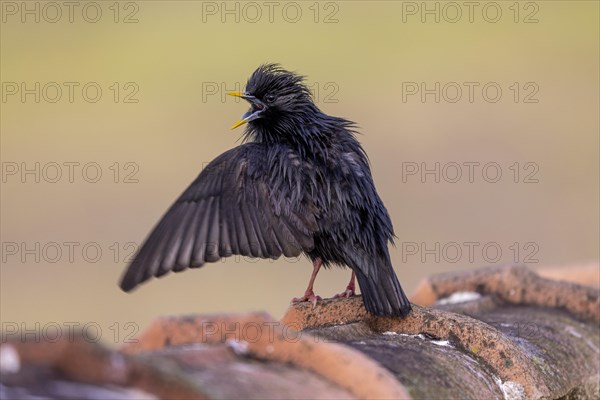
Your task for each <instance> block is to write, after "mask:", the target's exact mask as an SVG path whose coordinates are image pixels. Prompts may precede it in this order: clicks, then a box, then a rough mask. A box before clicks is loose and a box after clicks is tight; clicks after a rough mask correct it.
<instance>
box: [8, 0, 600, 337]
mask: <svg viewBox="0 0 600 400" xmlns="http://www.w3.org/2000/svg"><path fill="white" fill-rule="evenodd" d="M36 3H37V2H27V5H28V7H30V8H31V9H34V10H35V7H36V6H35V4H36ZM23 4H25V3H23ZM37 4H38V5H37V7H40V9H39V10H40V11H39V12H40V22H39V23H38V22H35V15H34V16H32V15H27V14H25V15H24V16H23V15H22V13H23V10H21V9H20V8H21V7H22V5H21V3H20V2H3V3H2V9H3V15H2V18H3V21H2V27H1V42H0V44H1V80H2V82H3V87H2V89H3V92H2V95H3V99H2V103H1V107H2V109H1V120H2V122H1V133H2V143H1V144H2V150H1V156H2V163H3V164H2V166H3V174H4V175H3V181H2V195H1V201H2V204H1V207H2V208H1V211H2V215H1V216H2V223H1V234H2V246H3V248H2V252H3V254H2V268H1V295H0V296H1V306H0V311H1V319H2V321H3V323H4V322H16V323H18V324H21V323H24V324H26V326H27V327H29V328H32V327H34V326H35V325H34V324H35V323H36V322H39V323H40V324H42V326H43V324H46V323H49V322H56V323H59V324H61V323H64V322H73V321H78V322H81V323H87V322H95V323H97V324H99V326H100V327H101V328H102V329H104V330H105V333H104V335H105V336H106V337H107V339H110V340H112V336H109V335H112V331H109V329H114V325H113V324H114V323H119V324H124V323H126V322H134V323H136V324H139V326H140V327H143V326H144V325H145V324H147V323H148V322H149V321H150V320H151V319H152V318H154V317H156V316H159V315H165V314H180V313H214V312H243V311H247V310H266V311H268V312H270V313H272V314H273V315H275V316H280V315H282V313H283V312H284V311H285V309H286V307H287V305H288V303H289V300H290V298H292V297H294V296H297V295H300V294H301V293H303V291H304V289H305V286H306V283H307V281H308V277H309V274H310V271H311V266H310V263H309V262H308V261H307V260H305V259H299V260H284V259H281V260H278V261H267V260H245V259H240V258H230V259H227V260H224V261H223V262H219V263H216V264H209V265H207V266H205V267H204V268H202V269H200V270H193V271H186V272H185V273H183V274H176V275H175V274H171V275H169V276H167V277H164V278H163V279H160V280H152V281H151V282H150V283H148V284H145V285H143V286H142V287H140V288H139V289H138V290H136V291H135V292H133V293H132V294H125V293H123V292H121V291H120V289H119V288H118V287H117V282H118V279H119V277H120V275H121V273H122V271H123V269H124V268H125V266H126V264H127V263H126V259H127V256H128V255H129V254H130V253H131V252H132V247H131V243H135V244H139V243H140V242H141V241H142V240H143V239H144V237H145V235H146V234H147V233H148V232H149V230H150V229H151V228H152V226H153V225H154V224H155V223H156V222H157V221H158V219H159V218H160V216H161V215H162V213H163V212H164V211H165V210H166V209H167V207H168V206H169V205H170V204H171V202H172V201H173V200H174V199H175V198H176V197H177V196H178V195H179V194H180V192H181V191H183V190H184V189H185V188H186V187H187V185H188V184H189V183H190V182H191V181H192V180H193V179H194V178H195V177H196V175H197V174H198V173H199V171H200V170H201V169H202V167H203V166H204V165H205V164H206V163H208V162H210V161H211V160H212V159H213V158H215V157H216V156H217V155H219V154H220V153H222V152H223V151H225V150H227V149H229V148H231V147H233V146H236V145H238V144H239V143H240V136H241V133H242V131H241V129H240V130H235V131H231V130H230V129H229V127H230V126H231V124H232V123H233V122H235V121H236V120H237V119H238V118H239V116H241V115H242V114H243V113H244V112H245V111H246V108H247V106H246V105H245V104H244V103H243V102H239V101H236V99H233V98H225V96H224V95H223V93H224V91H225V90H235V89H239V88H243V85H244V83H245V82H246V79H247V77H248V76H249V74H250V73H251V72H252V71H253V70H254V69H255V68H256V67H257V66H258V65H259V64H261V63H265V62H278V63H281V64H282V65H283V66H284V67H286V68H288V69H291V70H295V71H298V72H300V73H302V74H303V75H306V76H307V79H308V81H307V82H308V84H309V85H311V87H312V88H313V89H316V90H315V99H316V101H317V103H318V105H319V107H320V108H321V109H322V110H323V111H325V112H326V113H329V114H333V115H338V116H343V117H347V118H349V119H352V120H354V121H356V122H357V123H358V125H359V126H360V130H361V132H362V133H364V135H361V136H360V140H361V142H362V143H363V145H364V147H365V149H366V150H367V152H368V154H369V156H370V159H371V163H372V169H373V174H374V177H375V181H376V184H377V187H378V190H379V193H380V195H381V197H382V198H383V200H384V202H385V204H386V205H387V207H388V209H389V212H390V214H391V217H392V220H393V222H394V226H395V229H396V234H397V236H398V239H397V247H396V248H395V249H394V248H392V249H391V254H392V257H393V262H394V265H395V268H396V271H397V273H398V276H399V278H400V280H401V282H402V284H403V286H404V287H405V289H406V290H407V291H408V292H410V291H412V290H413V289H414V288H415V286H416V284H417V283H418V282H419V280H421V279H422V278H423V277H425V276H427V275H430V274H433V273H437V272H443V271H451V270H458V269H468V268H477V267H480V266H484V265H489V264H505V263H511V262H515V261H516V262H526V263H528V264H529V265H531V266H533V267H537V266H543V265H564V264H569V263H579V262H588V261H596V260H597V259H598V251H599V250H598V243H599V226H598V225H599V211H598V207H599V206H598V202H599V198H598V193H599V169H598V167H599V159H598V154H599V143H598V137H599V125H598V123H599V122H598V121H599V120H598V118H599V111H598V110H599V98H598V96H599V94H598V93H599V82H598V76H599V62H598V60H599V47H600V46H599V39H598V38H599V30H598V11H599V9H598V3H597V2H593V1H570V2H567V1H538V2H529V3H527V2H525V3H524V2H519V3H516V2H498V3H494V4H496V5H497V6H498V7H499V8H500V11H501V12H502V14H501V16H500V18H499V20H498V21H497V22H491V20H494V19H496V14H495V11H496V10H497V8H498V7H496V6H493V5H492V6H488V3H486V2H481V3H477V5H476V8H474V10H473V11H474V12H473V15H472V22H471V21H469V9H468V8H466V7H464V6H461V4H462V3H453V4H458V5H459V7H460V9H461V12H462V17H460V18H457V15H456V6H450V8H448V6H447V3H443V2H439V3H436V2H428V3H421V2H390V1H381V2H366V1H364V2H363V1H339V2H320V3H315V2H299V3H294V4H295V5H291V6H290V5H287V3H277V2H276V6H275V7H274V8H273V9H272V15H271V16H269V8H268V7H267V6H265V5H264V3H262V2H258V3H252V5H251V6H248V4H247V3H236V2H228V3H226V5H225V3H222V2H200V1H170V2H167V1H137V2H131V3H126V2H122V3H114V2H97V3H95V4H96V5H97V6H99V8H100V9H101V11H102V15H101V17H100V18H99V20H98V22H95V23H92V22H88V21H86V19H85V18H84V15H85V17H86V18H87V19H89V20H93V19H96V18H97V17H96V11H97V9H98V7H97V6H95V5H92V6H88V5H87V4H88V3H77V7H76V8H75V9H74V12H73V22H70V21H69V10H68V9H67V8H65V7H63V8H62V18H60V19H59V20H57V21H56V22H49V21H48V20H52V19H54V18H55V17H56V11H55V10H53V9H51V8H46V9H44V6H45V3H37ZM425 4H426V6H427V7H428V8H429V9H432V10H435V9H436V7H438V10H439V22H436V20H435V19H436V16H435V14H423V12H424V11H425V10H423V7H424V6H425ZM436 4H437V5H436ZM14 7H17V10H16V11H15V8H14ZM225 7H226V9H225ZM485 7H488V8H485ZM490 7H492V8H490ZM84 8H85V12H86V14H83V9H84ZM484 8H485V10H486V11H485V13H484V11H483V10H484ZM227 10H230V11H231V10H233V11H231V12H230V13H226V12H225V11H227ZM257 10H259V11H260V12H261V15H258V14H257ZM298 10H300V12H301V14H298ZM117 11H118V13H117ZM44 13H45V14H44ZM22 18H25V22H22ZM236 19H237V21H236ZM423 19H424V21H423ZM115 20H116V21H117V22H115ZM125 20H127V21H128V22H129V23H125ZM136 20H137V22H136ZM294 21H295V22H294ZM453 21H454V22H453ZM36 82H40V89H39V95H40V101H39V102H36V101H35V94H28V95H26V96H25V99H24V101H23V99H22V98H21V92H20V90H21V87H20V85H21V83H25V84H26V85H27V86H26V87H27V88H29V89H34V90H35V83H36ZM49 82H56V83H57V85H59V86H61V88H62V96H61V97H60V98H58V100H57V101H56V102H51V101H53V100H56V97H57V92H56V91H55V89H56V88H55V86H53V85H50V86H46V89H44V85H47V84H48V83H49ZM65 82H67V84H65ZM68 82H74V83H73V84H69V83H68ZM90 82H92V83H95V84H91V85H88V87H87V89H86V90H87V92H86V93H82V88H83V86H84V85H85V84H87V83H90ZM115 82H116V84H115ZM436 82H439V83H440V89H439V91H438V94H439V97H440V98H439V102H436V101H435V100H436V99H435V94H428V95H426V96H425V98H424V101H423V99H422V98H421V92H418V93H416V94H411V93H412V92H411V90H412V91H414V89H415V88H418V90H419V91H420V90H421V83H424V84H425V85H426V86H425V89H428V90H431V89H435V84H436ZM452 82H454V83H452ZM465 82H472V84H467V85H473V88H474V90H473V98H472V101H470V99H469V88H468V86H467V85H465ZM448 83H450V84H449V85H448ZM486 84H488V86H487V88H488V89H486V90H487V92H485V93H483V92H482V88H483V86H484V85H486ZM15 85H16V86H15ZM68 85H72V87H73V88H74V89H73V99H72V100H73V101H72V102H71V101H70V99H69V89H68V87H69V86H68ZM77 85H78V86H77ZM236 85H242V86H241V87H238V86H236ZM444 85H446V86H445V89H443V88H444ZM515 85H516V86H515ZM457 86H458V87H460V88H461V89H462V96H461V97H460V98H458V100H457V101H455V102H453V100H455V99H456V98H457V92H456V87H457ZM96 87H100V88H101V90H102V95H101V97H99V98H98V101H96V102H92V101H91V100H92V99H93V98H94V97H95V96H96V95H95V91H94V90H95V88H96ZM497 87H500V88H501V90H502V93H501V95H500V96H499V97H498V96H497V94H496V93H495V88H497ZM15 88H17V89H18V90H19V91H18V92H17V93H15V94H13V92H14V91H15ZM517 90H518V93H517ZM84 95H85V96H87V97H84ZM496 98H497V100H498V101H496V102H493V100H495V99H496ZM472 162H473V163H475V162H478V163H480V164H479V166H474V175H473V182H469V179H468V172H469V169H468V166H466V165H468V164H464V163H472ZM36 163H39V165H40V167H39V169H40V172H39V175H40V176H39V178H40V179H39V180H40V181H39V182H36V181H35V180H36V177H35V175H34V174H33V173H31V174H26V175H25V176H24V177H22V176H21V172H22V171H21V169H22V167H23V166H25V167H26V168H29V169H34V168H35V164H36ZM53 163H57V164H58V165H60V166H62V171H61V173H62V176H61V177H60V179H58V181H57V182H55V183H53V182H51V181H52V180H56V179H55V177H56V168H55V166H56V165H55V164H53ZM64 163H79V164H78V165H77V164H70V165H73V172H74V174H73V177H72V178H73V179H72V180H73V182H70V181H69V176H68V175H69V174H68V172H69V167H68V165H69V164H66V165H65V164H64ZM89 163H92V164H89ZM93 163H97V164H93ZM115 163H117V164H115ZM128 163H129V164H128ZM435 163H440V173H441V175H440V181H439V182H435V176H433V175H432V174H428V175H425V176H424V177H422V176H421V175H420V172H421V171H419V173H417V174H415V175H406V174H405V175H404V176H403V170H404V172H405V173H406V172H407V171H408V170H407V168H409V169H410V168H413V167H415V166H417V167H418V168H419V169H420V168H421V167H422V166H424V167H426V168H428V169H433V168H434V167H435ZM454 163H457V164H458V165H461V166H462V168H463V169H462V174H463V175H462V178H461V179H460V180H459V181H458V182H456V183H452V182H451V181H452V180H453V179H454V178H455V175H456V169H455V168H454V167H455V166H456V164H454ZM488 163H497V164H491V165H492V167H493V166H496V168H492V169H488V170H486V175H485V177H484V176H482V166H483V165H485V164H488ZM515 163H518V164H515ZM86 164H89V165H91V167H89V166H88V167H87V169H86V170H85V171H83V166H84V165H86ZM15 166H16V168H18V170H17V171H16V173H15V174H13V172H15V170H14V168H15ZM98 166H99V169H100V171H101V173H102V176H101V177H99V178H96V172H97V169H98ZM498 166H499V169H500V171H501V172H502V176H501V179H500V180H499V181H498V182H496V183H491V182H488V181H487V180H493V178H494V176H495V171H496V170H497V169H498V168H497V167H498ZM444 167H445V169H444ZM453 168H454V169H453ZM117 171H118V174H117ZM515 171H519V174H518V176H516V175H515ZM444 172H445V174H444ZM484 178H485V179H484ZM96 179H98V181H97V182H96V183H91V182H88V181H91V180H96ZM486 179H487V180H486ZM423 180H424V181H425V182H423ZM515 180H516V181H517V182H516V183H515ZM115 181H116V182H115ZM72 242H74V243H75V244H72V245H71V244H69V243H72ZM468 242H475V243H476V244H474V245H472V246H473V249H474V252H473V254H472V257H471V255H470V254H468V253H469V251H468V250H469V247H468V245H465V244H464V243H468ZM436 243H437V246H439V250H436V247H435V246H436ZM486 244H488V246H487V247H486V249H487V251H488V253H483V247H484V245H486ZM515 244H516V245H515ZM36 246H38V247H37V250H36ZM415 246H416V252H415ZM457 248H458V249H460V250H461V251H462V254H459V255H457V253H456V250H457ZM498 248H499V249H500V250H501V251H502V254H501V255H500V256H499V257H496V255H495V253H494V250H495V249H498ZM28 249H33V250H32V252H31V253H28ZM57 249H60V251H61V253H60V254H59V253H57V251H56V250H57ZM69 249H73V254H72V255H71V254H69ZM84 249H85V251H84ZM97 249H100V250H101V252H102V253H101V254H100V255H97V254H96V250H97ZM428 249H429V250H432V249H433V250H432V251H433V252H431V253H428V252H427V251H426V250H428ZM436 256H437V258H438V259H436ZM36 257H39V260H36ZM490 261H491V262H490ZM349 275H350V273H349V271H347V270H341V269H334V270H331V271H323V272H321V274H320V276H319V278H318V279H317V283H316V291H317V293H318V294H321V295H323V296H329V295H332V294H334V293H337V292H339V291H341V290H342V289H343V288H344V287H345V285H346V283H347V279H348V278H349ZM111 326H112V327H113V328H110V327H111ZM109 332H110V333H109Z"/></svg>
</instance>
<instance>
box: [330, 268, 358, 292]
mask: <svg viewBox="0 0 600 400" xmlns="http://www.w3.org/2000/svg"><path fill="white" fill-rule="evenodd" d="M355 280H356V274H355V273H354V271H352V276H351V277H350V283H349V284H348V286H346V290H345V291H343V292H342V293H338V294H336V295H335V296H333V297H334V298H336V297H352V296H354V294H355V290H356V283H355Z"/></svg>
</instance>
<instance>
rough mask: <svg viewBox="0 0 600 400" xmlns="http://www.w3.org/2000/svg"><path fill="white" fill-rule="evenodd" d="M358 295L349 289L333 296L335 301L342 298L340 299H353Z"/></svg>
mask: <svg viewBox="0 0 600 400" xmlns="http://www.w3.org/2000/svg"><path fill="white" fill-rule="evenodd" d="M355 294H356V293H354V289H351V288H347V289H346V290H345V291H343V292H342V293H338V294H335V295H333V298H334V299H337V298H340V297H352V296H354V295H355Z"/></svg>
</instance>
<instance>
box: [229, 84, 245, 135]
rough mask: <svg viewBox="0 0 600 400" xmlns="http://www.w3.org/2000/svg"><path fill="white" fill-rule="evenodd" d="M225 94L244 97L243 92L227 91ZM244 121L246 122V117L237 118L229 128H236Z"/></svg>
mask: <svg viewBox="0 0 600 400" xmlns="http://www.w3.org/2000/svg"><path fill="white" fill-rule="evenodd" d="M227 94H228V95H229V96H233V97H241V98H244V97H245V95H244V93H243V92H227ZM246 122H248V119H247V118H244V119H241V120H239V121H238V122H236V123H235V124H233V125H232V126H231V129H235V128H237V127H240V126H242V125H244V124H245V123H246Z"/></svg>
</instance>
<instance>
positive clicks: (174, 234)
mask: <svg viewBox="0 0 600 400" xmlns="http://www.w3.org/2000/svg"><path fill="white" fill-rule="evenodd" d="M264 153H265V151H264V150H263V148H262V147H261V146H258V145H256V144H246V145H243V146H239V147H236V148H234V149H232V150H230V151H228V152H226V153H224V154H222V155H221V156H219V157H218V158H216V159H215V160H214V161H212V162H211V163H210V164H209V165H208V166H207V167H206V168H205V169H204V170H203V171H202V172H201V173H200V175H199V176H198V177H197V178H196V180H195V181H194V182H192V184H191V185H190V186H189V187H188V188H187V189H186V190H185V191H184V192H183V194H182V195H181V196H180V197H179V199H177V201H176V202H175V204H173V205H172V206H171V208H170V209H169V210H168V211H167V212H166V213H165V215H164V216H163V217H162V219H161V220H160V221H159V222H158V224H157V225H156V226H155V227H154V230H153V231H152V232H151V233H150V235H149V236H148V238H147V239H146V241H145V243H144V244H143V245H142V246H141V248H140V249H139V251H138V253H137V254H136V256H135V258H134V260H133V262H132V263H131V264H130V265H129V267H128V268H127V271H126V272H125V274H124V276H123V278H122V280H121V285H120V286H121V288H122V289H123V290H125V291H129V290H131V289H133V288H134V287H135V286H137V285H138V284H139V283H141V282H144V281H146V280H147V279H149V278H150V277H152V276H156V277H160V276H162V275H164V274H166V273H167V272H169V271H174V272H179V271H182V270H184V269H186V268H188V267H189V268H198V267H201V266H202V265H204V263H206V262H215V261H218V260H220V259H221V258H222V257H228V256H231V255H233V254H239V255H244V256H250V257H261V258H278V257H279V256H281V255H284V256H286V257H296V256H298V255H299V254H300V253H301V252H302V251H308V250H311V249H312V248H313V246H314V242H313V233H314V232H315V231H316V230H317V221H316V215H315V212H314V206H311V204H307V203H306V202H305V201H304V200H302V199H300V200H299V199H297V198H294V199H292V198H291V197H292V196H291V194H290V196H286V187H285V185H284V186H281V185H277V186H278V188H277V190H278V192H277V193H272V192H271V189H270V186H269V166H268V165H267V162H266V155H265V154H264ZM311 210H313V211H311Z"/></svg>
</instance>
